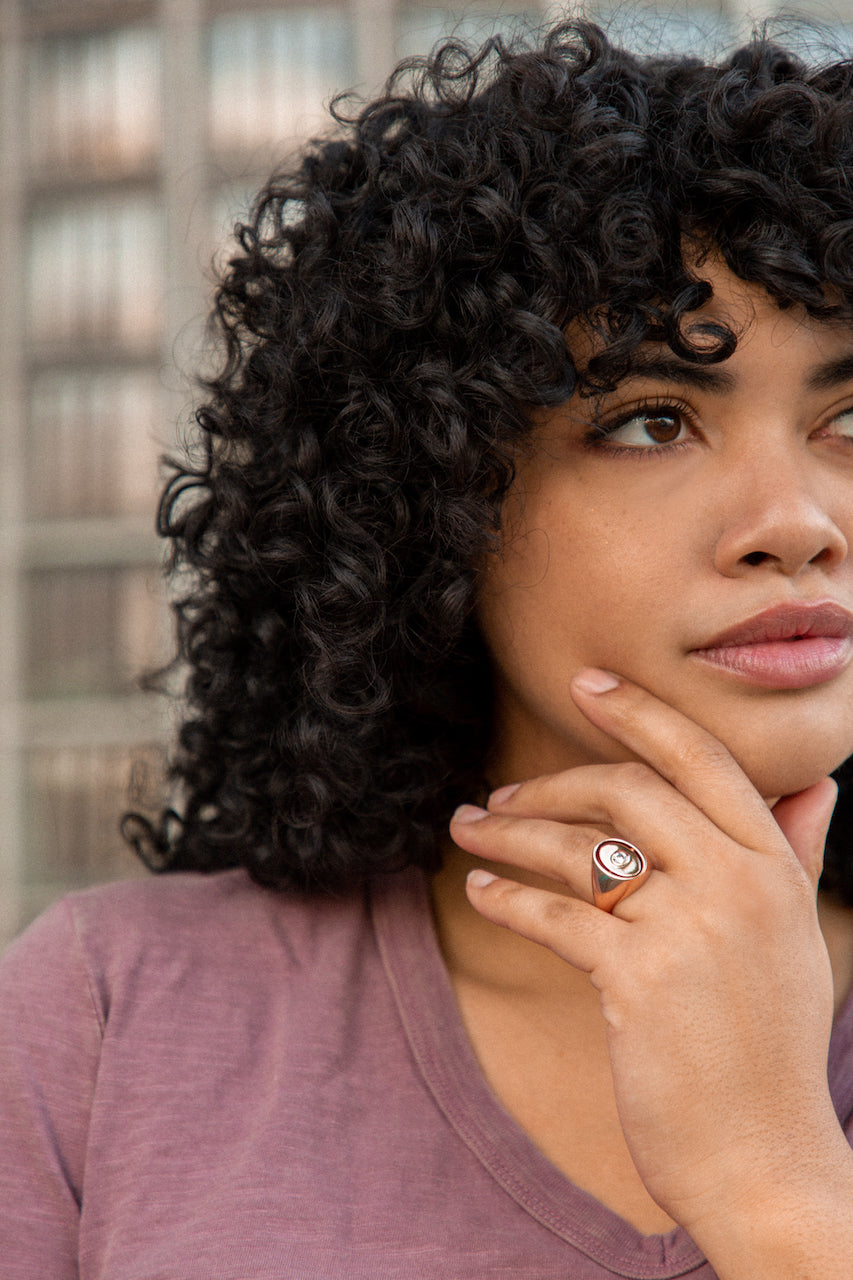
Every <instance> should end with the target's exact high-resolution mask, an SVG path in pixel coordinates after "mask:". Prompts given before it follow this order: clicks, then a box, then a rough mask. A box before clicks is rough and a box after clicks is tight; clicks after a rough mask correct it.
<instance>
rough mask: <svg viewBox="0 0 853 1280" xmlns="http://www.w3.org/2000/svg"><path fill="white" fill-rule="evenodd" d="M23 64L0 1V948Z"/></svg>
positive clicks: (15, 484) (8, 909) (14, 694)
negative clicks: (1, 267) (0, 263)
mask: <svg viewBox="0 0 853 1280" xmlns="http://www.w3.org/2000/svg"><path fill="white" fill-rule="evenodd" d="M23 61H24V43H23V36H22V30H21V15H20V10H19V5H18V0H0V262H2V263H3V271H2V273H0V395H2V400H0V945H2V944H3V943H4V942H6V941H8V940H9V939H10V938H11V937H12V935H13V933H14V931H15V929H16V928H17V926H18V919H19V904H20V890H21V881H22V877H23V817H22V811H23V761H22V755H21V753H22V737H21V700H22V689H21V622H22V617H21V613H22V610H21V587H22V572H21V544H22V537H21V534H22V529H21V526H22V522H23V519H24V509H23V476H24V466H23V461H24V460H23V449H24V420H25V396H26V383H25V372H24V370H25V361H24V342H25V338H24V288H23V261H24V254H25V247H26V237H25V226H24V189H23V184H24V163H23V148H24V146H25V137H24V129H23V123H24V113H23V111H22V109H21V104H22V102H23V101H24V92H25V83H24V66H23Z"/></svg>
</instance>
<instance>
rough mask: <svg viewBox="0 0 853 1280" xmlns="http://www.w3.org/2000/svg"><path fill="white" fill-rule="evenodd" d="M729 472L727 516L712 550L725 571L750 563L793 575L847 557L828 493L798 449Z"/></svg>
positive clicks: (747, 569) (749, 569)
mask: <svg viewBox="0 0 853 1280" xmlns="http://www.w3.org/2000/svg"><path fill="white" fill-rule="evenodd" d="M738 472H739V474H737V480H736V481H735V482H734V485H733V486H732V483H731V482H732V473H731V472H730V473H729V489H728V500H727V501H725V502H724V504H723V506H724V508H725V509H726V511H727V514H728V518H727V519H726V522H725V527H724V528H723V530H722V532H721V533H720V536H719V538H718V540H717V544H716V547H715V552H714V563H715V566H716V568H717V570H718V572H719V573H722V574H723V575H724V576H726V577H742V576H743V575H745V574H749V573H754V572H755V570H756V569H763V570H765V571H768V570H769V571H771V572H777V573H781V574H784V575H786V576H787V577H795V576H796V575H797V574H799V573H801V572H803V570H805V569H806V568H808V567H809V566H819V567H821V568H822V569H824V570H827V569H833V568H835V567H836V566H837V565H839V564H841V563H842V562H843V561H844V560H845V559H846V557H847V539H846V537H845V535H844V533H843V531H842V529H841V528H840V527H839V524H838V523H837V522H836V520H835V519H834V518H833V516H832V514H831V513H830V510H829V505H830V504H829V502H828V501H827V498H828V495H827V494H826V493H824V492H822V486H821V484H820V482H819V480H818V479H817V478H815V477H813V476H810V472H809V462H808V461H807V460H806V459H804V458H803V456H802V455H800V456H799V457H795V458H792V459H788V460H786V461H784V462H782V461H779V460H777V462H776V464H775V465H770V466H768V462H767V456H766V455H765V457H764V458H763V459H762V465H760V466H758V467H755V468H746V469H741V468H739V469H738Z"/></svg>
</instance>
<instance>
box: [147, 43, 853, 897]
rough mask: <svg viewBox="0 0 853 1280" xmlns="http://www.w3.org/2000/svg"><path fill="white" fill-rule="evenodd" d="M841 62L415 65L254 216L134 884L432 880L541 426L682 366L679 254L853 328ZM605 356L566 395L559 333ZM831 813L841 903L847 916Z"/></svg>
mask: <svg viewBox="0 0 853 1280" xmlns="http://www.w3.org/2000/svg"><path fill="white" fill-rule="evenodd" d="M851 81H853V69H851V64H850V63H848V62H838V63H836V64H834V65H828V66H825V67H822V68H812V69H808V68H806V67H805V66H804V65H803V64H802V63H801V62H799V61H798V60H797V59H796V58H795V57H794V56H792V55H791V54H789V53H787V52H785V50H783V49H780V48H778V47H777V46H775V45H774V44H773V43H771V42H769V41H768V40H766V39H763V38H758V39H756V40H754V41H753V43H751V44H750V45H748V46H747V47H745V48H743V49H741V50H739V51H738V52H737V53H735V54H734V55H733V56H732V57H730V58H729V59H728V60H727V61H725V62H723V63H722V64H721V65H718V66H707V65H703V64H702V63H701V62H699V61H698V60H695V59H684V58H678V59H665V58H658V59H639V58H636V57H634V56H632V55H630V54H628V53H626V52H624V51H621V50H619V49H616V48H614V47H612V46H611V45H610V44H609V42H608V41H607V39H606V37H605V36H604V34H603V33H602V32H601V31H600V30H599V29H598V28H597V27H595V26H594V25H592V24H590V23H588V22H585V21H572V22H564V23H562V24H560V25H558V26H556V27H554V28H553V29H552V30H551V31H550V33H549V34H548V35H547V37H546V38H545V39H544V41H543V43H542V44H541V47H538V48H529V47H527V46H526V45H523V44H521V43H519V42H516V43H513V44H506V43H505V42H504V41H503V40H502V39H500V38H498V37H496V38H493V39H491V40H489V41H488V42H487V43H486V44H485V45H483V47H482V48H481V49H479V50H478V51H476V52H471V51H469V50H468V49H466V48H465V46H464V45H462V44H460V43H459V42H457V41H449V42H447V43H445V44H443V45H442V46H441V47H440V48H439V49H438V50H437V52H435V53H434V54H433V55H432V56H431V57H430V58H427V59H417V60H411V61H409V62H407V63H405V64H403V65H402V66H401V68H399V69H398V70H397V72H395V74H394V75H393V76H392V77H391V79H390V80H389V82H388V84H387V86H386V88H385V91H384V93H383V94H382V96H381V97H379V98H378V99H377V100H376V101H373V102H370V103H369V104H367V105H366V106H364V107H363V109H361V110H359V111H357V112H352V113H351V114H347V112H348V110H349V108H348V100H347V99H345V98H340V99H338V100H336V102H335V104H333V115H334V118H335V120H336V121H337V129H336V131H335V133H333V134H331V135H330V136H329V137H328V138H326V139H324V140H320V141H317V142H314V143H312V144H311V145H310V146H309V147H308V148H307V149H306V150H305V151H304V152H303V154H302V156H301V158H300V159H299V160H298V161H297V162H295V163H294V164H293V165H292V166H291V167H290V168H288V169H285V170H284V171H282V172H280V173H278V174H277V175H275V176H274V177H273V178H272V180H271V181H270V182H269V184H268V185H267V186H266V188H265V189H264V190H263V191H262V192H261V194H260V196H259V198H258V200H257V202H256V204H255V206H254V209H253V213H252V217H251V221H250V222H249V223H248V225H241V226H239V227H238V228H237V239H238V241H239V252H237V253H236V255H235V256H234V257H233V258H232V260H231V262H230V264H229V266H228V269H227V272H226V273H225V274H224V278H223V279H222V282H221V285H220V288H219V292H218V295H217V301H216V308H215V322H216V326H217V328H218V332H219V334H220V337H221V341H222V343H223V345H224V362H223V365H222V368H221V372H220V373H219V375H218V376H217V377H215V378H214V379H212V380H211V381H209V383H207V384H206V385H207V394H208V399H207V403H206V404H205V406H204V407H203V408H202V409H201V410H200V412H199V414H198V424H199V427H200V443H201V452H200V454H198V455H197V456H196V460H195V461H192V460H184V461H183V462H177V463H175V464H174V472H173V475H172V478H171V480H170V483H169V484H168V487H167V489H166V491H165V494H164V497H163V500H162V504H161V510H160V531H161V533H162V534H163V535H164V536H165V537H167V538H170V539H171V540H172V548H173V549H172V567H173V570H174V571H175V572H176V573H177V575H178V578H177V581H179V582H180V583H184V582H186V583H187V584H188V585H187V586H186V588H185V590H184V592H183V594H182V595H181V598H180V599H179V600H178V602H177V604H176V606H175V612H176V615H177V622H178V634H179V648H180V659H181V661H182V662H183V663H184V664H185V665H186V670H187V672H188V675H187V683H186V703H187V711H186V717H185V720H184V723H183V727H182V728H181V730H180V735H179V740H178V745H177V748H176V751H175V754H174V758H173V762H172V769H171V772H172V777H173V779H174V780H175V781H176V782H177V783H178V784H179V786H180V788H181V790H182V793H183V800H182V805H181V808H182V812H181V815H180V817H179V816H178V815H177V813H176V812H174V811H173V810H169V811H167V812H166V813H164V814H163V815H162V817H161V819H160V821H159V823H158V824H156V825H152V824H145V823H143V822H142V820H141V819H139V818H138V817H137V818H136V819H135V820H131V821H129V823H128V827H129V836H130V838H131V839H133V840H134V842H135V843H136V844H137V846H138V847H139V848H140V850H141V852H142V854H143V856H144V857H145V858H146V860H147V861H148V862H149V865H155V866H156V867H157V868H159V869H163V868H166V869H178V868H184V869H186V868H195V869H200V870H213V869H217V868H222V867H229V866H235V865H245V866H246V867H247V868H248V869H249V870H250V872H251V874H252V876H253V877H254V878H255V879H257V880H259V881H261V882H263V883H266V884H270V885H275V886H279V887H284V886H288V885H299V886H302V887H303V888H308V889H314V890H319V891H325V892H335V891H339V890H341V889H342V888H344V887H346V886H348V885H350V884H352V883H354V882H357V881H359V880H361V879H362V878H363V877H365V876H368V875H370V874H372V873H374V872H377V871H383V870H384V871H387V870H391V869H395V868H398V867H401V866H403V865H405V864H408V863H414V864H418V865H421V866H425V867H432V866H434V865H436V861H437V851H436V833H438V832H440V831H442V830H443V829H444V826H445V823H446V820H447V818H448V815H449V814H450V812H451V811H452V809H453V807H454V806H455V805H456V804H457V803H458V802H459V801H461V800H463V799H465V798H470V796H471V795H472V794H476V792H477V790H479V789H480V788H481V787H482V786H483V785H484V781H485V780H484V779H483V777H482V776H481V775H482V767H483V766H482V761H483V759H484V754H485V749H486V744H487V741H488V738H489V708H490V698H491V691H490V681H489V673H488V663H487V662H486V660H485V656H484V652H483V648H482V645H481V642H480V640H479V638H478V635H477V632H476V629H475V627H474V625H473V622H472V600H473V595H474V589H475V583H476V578H477V565H478V563H480V562H481V561H482V557H483V556H484V555H486V554H487V553H488V551H489V549H490V548H491V547H493V545H494V540H495V535H496V533H497V530H498V523H499V513H500V508H501V502H502V499H503V497H504V495H505V494H506V492H507V488H508V486H509V484H510V483H511V481H512V477H513V462H512V459H513V456H514V453H515V452H516V451H517V449H518V448H519V446H520V445H521V444H522V443H523V441H524V437H525V433H526V431H527V429H528V422H529V411H530V407H531V406H540V405H556V404H558V403H560V402H562V401H564V400H565V399H566V398H568V397H569V396H570V395H571V394H572V393H573V391H574V390H575V388H576V387H577V386H578V384H579V379H580V380H581V384H582V386H583V387H586V388H592V387H598V386H612V385H613V383H614V382H615V381H617V380H618V378H619V377H620V375H621V374H623V373H624V372H625V370H626V368H627V366H628V362H629V360H630V358H631V355H632V353H633V352H634V351H635V350H636V348H637V346H638V344H639V343H641V342H643V341H644V340H647V339H649V338H657V339H663V340H665V341H666V342H668V343H669V345H670V346H671V347H672V348H673V350H675V351H676V352H678V353H679V354H681V355H683V356H685V357H687V358H689V359H693V360H697V361H710V360H720V359H724V358H725V357H726V356H727V355H729V354H730V353H731V350H732V349H733V347H734V343H735V341H736V337H735V335H733V334H730V333H727V332H726V331H725V330H719V329H716V330H714V331H713V333H712V337H713V339H714V341H713V343H712V345H711V347H710V349H709V347H708V344H707V342H703V344H702V345H701V347H700V348H695V347H693V346H692V345H691V343H690V341H689V340H688V339H687V338H686V337H685V335H684V333H683V331H682V322H683V320H684V318H685V316H686V315H687V314H688V313H689V312H690V311H692V310H694V309H695V308H696V307H697V306H699V305H700V304H701V303H702V302H703V301H704V300H705V299H706V297H707V295H708V293H709V287H708V286H707V285H703V284H700V283H699V282H697V280H696V279H695V277H694V276H693V275H691V273H690V270H689V269H688V267H687V266H686V265H685V258H684V256H683V245H684V242H685V238H686V239H687V240H688V241H689V240H692V241H693V242H694V244H695V245H696V246H697V248H698V249H700V250H701V247H702V246H705V247H708V246H714V247H715V248H716V249H717V250H718V251H719V252H720V253H721V254H722V256H723V258H724V259H725V261H726V263H727V265H728V266H729V267H730V269H731V270H732V271H734V272H735V273H736V274H737V275H738V276H740V277H741V278H742V279H744V280H746V281H750V282H754V283H756V284H758V285H761V286H763V288H764V289H766V290H767V291H768V293H769V295H770V296H771V297H772V298H773V299H774V300H775V301H776V303H777V304H778V305H779V306H780V307H783V308H784V307H789V306H791V305H793V304H800V305H802V306H803V307H805V308H806V310H807V311H808V312H809V313H810V314H811V315H812V316H815V317H818V318H821V319H827V320H830V319H843V320H845V321H850V320H851V316H852V315H853V216H851V214H853V203H851V176H850V175H851V173H853V93H851ZM579 318H580V319H583V320H584V321H585V323H586V324H587V325H588V326H591V327H592V328H593V329H594V330H595V331H596V333H597V335H598V337H599V339H600V345H601V353H600V354H599V355H598V356H597V357H596V358H595V359H594V360H593V361H592V362H591V363H590V365H589V367H588V368H587V369H586V370H585V371H584V373H583V378H582V379H581V377H580V374H579V371H578V369H577V368H576V367H575V365H574V363H573V361H572V357H571V354H570V352H568V351H567V349H566V343H565V339H564V331H565V329H566V326H567V325H568V324H569V323H570V322H571V321H572V320H575V319H579ZM848 830H849V824H848V823H847V819H846V801H845V803H844V804H842V806H841V819H840V820H839V823H837V824H836V828H835V830H834V835H833V839H832V840H831V841H830V854H829V865H828V871H827V883H828V884H829V885H830V887H831V888H832V889H834V890H835V891H836V892H838V893H840V894H842V895H846V897H847V900H848V901H851V902H853V874H851V871H850V869H849V866H850V859H849V858H848V857H847V856H846V853H847V850H846V844H847V836H846V833H847V831H848Z"/></svg>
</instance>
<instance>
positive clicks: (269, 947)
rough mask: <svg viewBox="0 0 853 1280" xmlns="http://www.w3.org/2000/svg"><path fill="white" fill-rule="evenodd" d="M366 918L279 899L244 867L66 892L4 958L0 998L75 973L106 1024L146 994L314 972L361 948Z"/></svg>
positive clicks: (305, 900) (315, 901)
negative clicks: (320, 959)
mask: <svg viewBox="0 0 853 1280" xmlns="http://www.w3.org/2000/svg"><path fill="white" fill-rule="evenodd" d="M365 927H366V915H365V909H364V904H363V901H362V899H361V896H360V895H354V896H352V897H348V898H346V899H322V898H312V897H306V896H303V895H299V894H293V895H291V894H282V893H278V892H275V891H273V890H270V889H265V888H263V887H261V886H260V885H257V884H255V883H254V882H253V881H252V880H251V879H250V878H249V876H248V875H247V874H246V873H245V872H244V871H243V870H234V871H226V872H219V873H215V874H211V875H204V874H196V873H178V874H167V875H163V876H154V877H150V878H147V879H141V880H129V881H121V882H118V883H114V884H109V885H103V886H99V887H98V888H95V889H88V890H84V891H82V892H79V893H74V894H70V895H69V896H68V897H66V898H64V899H63V900H62V901H61V902H60V903H58V904H56V905H55V906H54V907H52V908H50V909H49V910H48V911H47V912H45V913H44V915H43V916H41V917H40V918H39V919H38V920H36V921H35V922H34V924H32V925H31V926H30V928H29V929H28V930H26V931H25V932H24V933H23V934H22V935H21V937H20V938H19V939H17V941H16V942H15V943H13V944H12V946H11V947H10V948H9V950H8V952H7V953H6V955H5V956H4V957H3V959H2V961H0V1000H2V998H3V992H4V990H5V992H6V993H7V996H8V995H10V994H11V998H13V999H16V998H17V999H22V1000H27V999H31V998H32V995H33V993H34V991H35V990H36V989H38V990H39V991H42V992H46V991H48V990H49V989H50V988H51V986H52V985H53V984H55V983H59V985H60V986H62V985H64V984H65V983H66V982H67V980H68V976H69V971H72V972H75V973H76V974H77V977H78V981H79V983H81V984H83V983H85V986H86V987H87V988H88V992H89V996H90V999H91V1001H92V1003H93V1006H94V1009H95V1012H96V1016H97V1018H98V1021H99V1022H100V1023H101V1025H102V1026H103V1025H104V1023H105V1021H106V1019H107V1017H108V1016H109V1014H110V1013H111V1011H112V1010H113V1009H114V1008H115V1006H116V1005H117V1004H118V1005H124V1006H127V1005H128V1004H129V1003H132V1002H133V1001H134V1000H135V999H137V998H138V997H139V996H140V995H141V993H142V991H143V990H144V991H145V993H146V1003H147V1002H148V1001H150V999H151V998H152V996H153V994H154V992H156V991H157V990H158V989H159V990H161V991H162V990H164V989H168V990H169V992H171V993H172V994H174V993H175V992H176V991H178V990H184V991H187V990H190V989H192V990H195V991H197V992H198V993H203V992H204V991H205V990H207V991H208V992H210V993H211V994H212V993H213V992H218V993H219V994H220V995H221V994H222V992H223V991H226V990H227V989H228V988H231V987H237V986H244V985H245V984H246V983H250V984H251V983H254V984H258V983H260V982H262V981H263V978H264V975H269V974H270V973H271V972H275V973H276V974H277V975H278V976H279V977H280V976H281V975H282V974H284V973H286V972H287V971H288V970H295V969H303V968H308V967H314V962H315V961H316V959H317V954H318V952H322V951H326V950H328V949H329V948H330V947H332V948H337V949H338V950H340V949H341V948H345V947H347V946H349V947H352V946H354V945H357V939H358V938H359V937H360V936H361V935H362V934H363V933H364V930H365Z"/></svg>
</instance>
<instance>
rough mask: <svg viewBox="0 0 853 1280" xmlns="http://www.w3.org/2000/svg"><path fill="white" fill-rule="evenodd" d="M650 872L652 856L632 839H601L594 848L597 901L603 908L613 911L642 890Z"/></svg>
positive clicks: (593, 867) (595, 899)
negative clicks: (649, 856)
mask: <svg viewBox="0 0 853 1280" xmlns="http://www.w3.org/2000/svg"><path fill="white" fill-rule="evenodd" d="M650 871H651V867H650V866H649V863H648V859H647V858H646V857H645V856H644V855H643V854H642V853H641V852H640V850H639V849H638V848H637V846H636V845H635V844H631V843H630V841H629V840H616V839H613V838H611V839H608V840H599V842H598V844H597V845H596V846H595V848H594V849H593V851H592V900H593V902H594V903H595V905H596V906H597V907H600V908H601V910H602V911H612V910H613V908H614V907H615V906H616V903H617V902H621V901H622V899H623V898H626V897H627V896H628V894H629V893H633V892H634V890H635V889H639V887H640V885H641V884H643V883H644V882H645V881H646V880H647V878H648V875H649V872H650Z"/></svg>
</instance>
